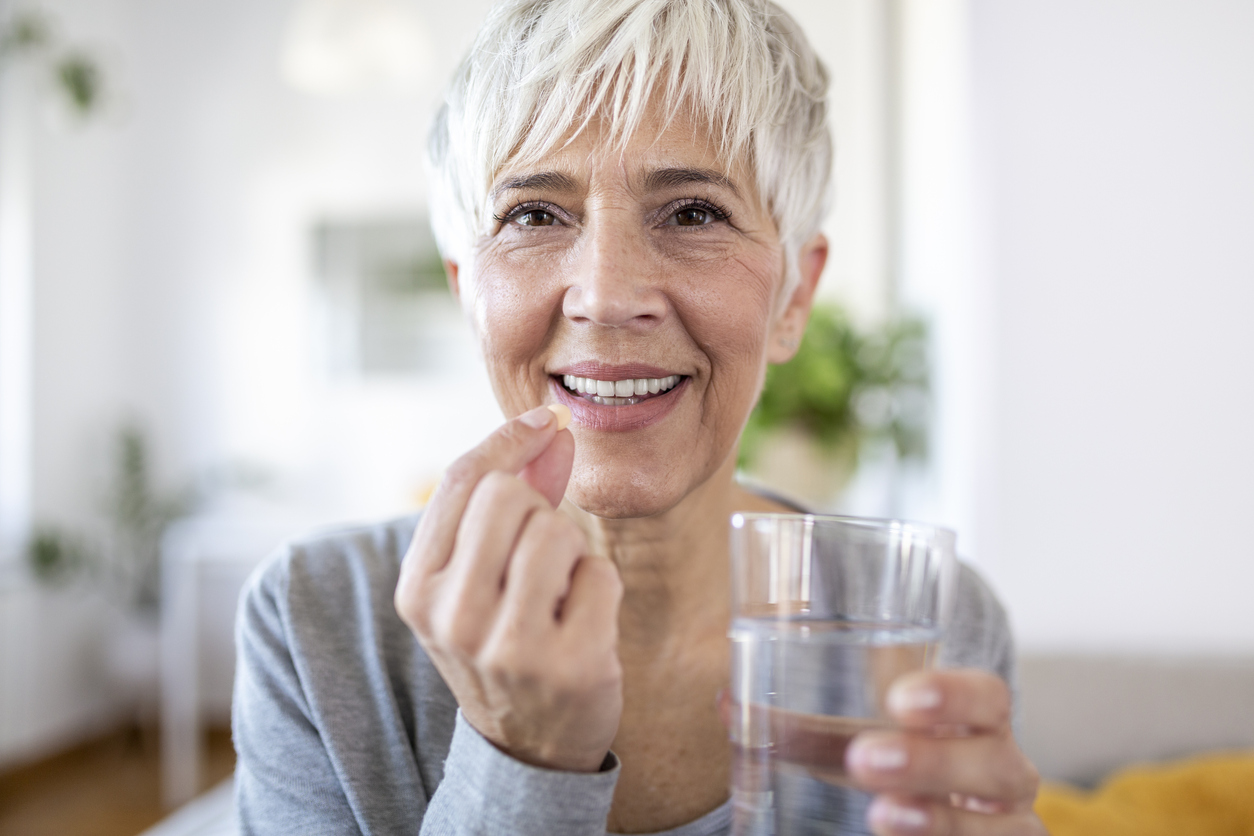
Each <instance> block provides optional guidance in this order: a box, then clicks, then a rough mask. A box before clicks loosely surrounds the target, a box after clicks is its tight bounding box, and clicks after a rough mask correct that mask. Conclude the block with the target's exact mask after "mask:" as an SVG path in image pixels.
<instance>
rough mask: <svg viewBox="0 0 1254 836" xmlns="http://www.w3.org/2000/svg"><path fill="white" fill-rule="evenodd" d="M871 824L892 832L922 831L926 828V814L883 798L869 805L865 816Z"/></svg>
mask: <svg viewBox="0 0 1254 836" xmlns="http://www.w3.org/2000/svg"><path fill="white" fill-rule="evenodd" d="M867 818H868V819H870V821H871V824H872V825H875V826H879V827H888V828H891V829H893V830H922V829H923V828H925V827H927V813H925V812H924V811H922V810H919V809H917V808H915V807H903V806H901V805H900V804H894V803H893V802H891V801H888V800H887V799H884V798H877V799H875V801H874V802H873V803H872V804H871V810H870V812H869V814H868V816H867Z"/></svg>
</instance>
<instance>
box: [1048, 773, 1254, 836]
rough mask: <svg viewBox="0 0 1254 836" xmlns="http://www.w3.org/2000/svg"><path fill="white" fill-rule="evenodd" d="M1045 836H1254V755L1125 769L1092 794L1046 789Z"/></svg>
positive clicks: (1059, 787) (1062, 788) (1057, 787)
mask: <svg viewBox="0 0 1254 836" xmlns="http://www.w3.org/2000/svg"><path fill="white" fill-rule="evenodd" d="M1036 812H1037V815H1039V816H1040V817H1041V819H1042V821H1044V822H1045V826H1046V827H1047V828H1049V832H1050V834H1051V836H1254V754H1229V755H1208V756H1205V757H1199V758H1195V759H1192V760H1187V761H1181V762H1179V763H1172V764H1166V765H1162V766H1137V767H1132V768H1129V769H1125V770H1123V771H1121V772H1119V773H1117V774H1116V775H1115V776H1114V777H1112V778H1111V779H1110V780H1108V781H1107V782H1106V783H1105V784H1103V785H1102V787H1101V788H1100V789H1098V790H1097V791H1096V792H1093V793H1084V792H1080V791H1079V790H1076V789H1074V788H1072V787H1068V786H1065V785H1059V784H1052V785H1046V786H1045V787H1044V788H1043V789H1042V790H1041V793H1040V795H1039V796H1038V797H1037V800H1036Z"/></svg>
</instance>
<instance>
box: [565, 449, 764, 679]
mask: <svg viewBox="0 0 1254 836" xmlns="http://www.w3.org/2000/svg"><path fill="white" fill-rule="evenodd" d="M567 508H568V510H569V512H570V513H571V514H572V516H574V517H575V519H576V521H577V522H579V524H580V525H581V527H582V528H583V529H584V531H585V533H586V534H587V535H588V539H589V542H590V544H591V546H592V549H593V550H594V551H595V552H597V553H598V554H604V555H605V556H607V557H609V558H610V559H611V560H613V561H614V564H615V565H616V566H618V571H619V573H620V575H621V577H622V581H623V601H622V605H621V608H620V614H619V643H620V654H621V653H630V652H631V651H632V650H633V649H635V650H639V651H641V652H643V653H647V654H650V655H652V654H656V653H658V652H659V651H661V650H664V649H665V647H666V645H670V644H674V643H684V644H687V643H689V642H691V641H692V640H693V639H694V638H699V637H701V636H702V635H707V634H710V633H711V632H713V633H715V634H717V636H718V637H719V638H720V639H721V638H722V637H724V636H725V635H726V630H727V621H728V617H729V605H730V587H729V584H730V572H729V564H728V522H729V520H730V518H731V515H732V513H733V512H735V511H746V510H754V511H787V510H789V509H787V508H784V507H783V506H780V505H778V504H776V503H773V502H771V501H770V500H768V499H765V498H763V497H761V496H758V495H756V494H753V493H750V492H749V491H746V490H745V489H744V488H743V487H741V486H740V485H739V484H738V483H737V482H736V480H735V457H734V456H732V457H729V459H728V461H727V462H726V463H725V464H724V465H723V466H722V467H720V468H719V470H717V471H716V472H715V473H714V474H713V475H712V476H711V477H710V478H709V479H707V480H706V481H705V483H704V484H702V485H700V486H699V487H698V488H696V489H695V490H693V491H692V492H690V493H689V494H688V495H687V496H686V497H684V499H683V500H681V501H680V502H679V503H678V504H677V505H675V506H674V507H672V508H670V509H669V510H667V511H665V512H663V513H661V514H657V515H654V516H651V517H643V518H636V519H605V518H602V517H597V516H594V515H592V514H588V513H585V512H583V511H581V510H579V509H578V508H573V507H571V506H567ZM626 661H627V660H626V659H624V662H626Z"/></svg>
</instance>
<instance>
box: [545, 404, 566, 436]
mask: <svg viewBox="0 0 1254 836" xmlns="http://www.w3.org/2000/svg"><path fill="white" fill-rule="evenodd" d="M548 407H549V409H550V410H551V411H552V412H553V414H554V415H556V416H557V431H558V432H559V433H560V432H561V431H562V430H564V429H566V426H567V425H568V424H570V407H568V406H566V404H561V403H551V404H549V405H548Z"/></svg>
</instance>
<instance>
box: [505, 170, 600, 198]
mask: <svg viewBox="0 0 1254 836" xmlns="http://www.w3.org/2000/svg"><path fill="white" fill-rule="evenodd" d="M578 188H579V184H578V183H577V182H576V181H575V178H573V177H571V176H570V175H568V174H563V173H562V172H560V171H539V172H536V173H535V174H520V175H518V176H517V177H506V178H505V179H504V180H502V181H501V182H499V183H497V184H496V186H494V187H493V189H492V194H491V199H492V200H496V199H497V198H498V197H500V196H501V195H502V194H504V193H505V192H511V191H549V192H573V191H576V190H577V189H578Z"/></svg>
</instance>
